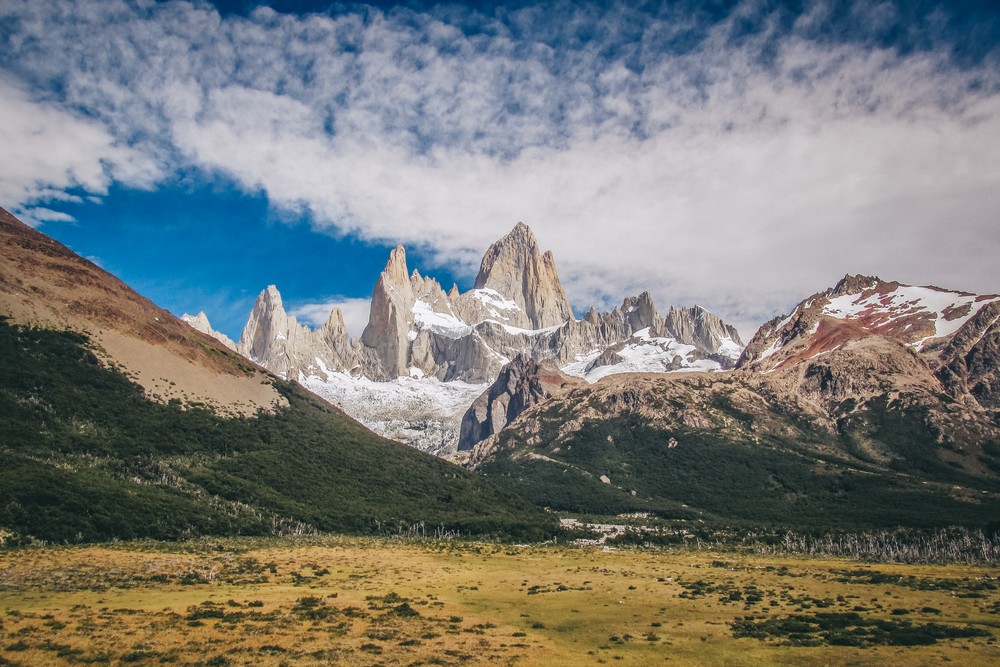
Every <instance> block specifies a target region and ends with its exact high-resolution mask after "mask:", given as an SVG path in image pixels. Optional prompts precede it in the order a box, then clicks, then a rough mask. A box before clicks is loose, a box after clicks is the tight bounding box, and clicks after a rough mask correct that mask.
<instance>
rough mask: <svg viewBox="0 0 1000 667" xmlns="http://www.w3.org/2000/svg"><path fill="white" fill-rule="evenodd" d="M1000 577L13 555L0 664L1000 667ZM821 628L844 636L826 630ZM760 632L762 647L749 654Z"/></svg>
mask: <svg viewBox="0 0 1000 667" xmlns="http://www.w3.org/2000/svg"><path fill="white" fill-rule="evenodd" d="M998 577H1000V570H998V569H997V568H987V567H973V566H916V565H884V564H878V565H872V564H864V563H858V562H854V561H849V560H843V559H826V560H819V559H808V558H795V557H778V558H774V557H770V558H764V557H758V556H748V555H745V554H736V553H723V552H698V551H692V550H680V549H678V550H667V551H660V552H652V551H604V550H598V549H575V548H566V547H551V546H530V547H522V546H509V545H498V544H485V543H484V544H477V543H466V542H455V541H440V542H430V541H427V542H402V541H392V540H375V539H347V538H303V539H284V540H279V539H246V540H206V541H198V542H186V543H178V544H167V543H121V544H111V545H101V546H90V547H67V548H43V549H23V550H10V551H0V656H2V658H3V659H5V660H7V661H9V662H11V663H16V664H52V663H54V664H59V663H66V664H71V663H73V664H83V663H89V664H95V663H96V664H100V663H107V664H171V663H173V664H204V665H209V664H212V665H224V664H231V665H237V664H240V665H243V664H248V665H249V664H253V665H257V664H264V665H268V664H273V665H278V664H292V663H301V664H330V663H333V664H351V665H354V664H403V665H409V664H462V663H473V662H475V663H486V664H546V665H579V664H600V663H608V664H637V665H638V664H659V663H664V662H668V661H669V662H676V663H678V664H734V665H743V664H747V665H749V664H775V663H778V664H803V665H804V664H817V663H825V664H848V663H850V664H877V663H885V664H904V665H905V664H927V663H937V662H943V661H945V660H946V659H948V660H953V661H955V662H956V663H957V664H990V663H994V664H996V663H997V662H998V661H1000V647H998V645H997V634H998V632H1000V630H998V628H1000V615H998V611H1000V591H998V587H1000V579H998ZM824 614H825V615H829V614H843V615H846V616H838V617H829V616H823V615H824ZM852 614H853V615H855V616H850V615H852ZM817 618H818V619H826V620H824V621H822V622H820V621H816V622H815V623H812V624H810V622H809V621H808V619H817ZM831 618H833V620H830V619H831ZM767 619H778V620H777V621H768V620H767ZM784 619H792V622H786V621H785V620H784ZM796 619H798V620H797V621H796ZM802 619H807V621H802ZM844 619H847V620H848V621H849V620H851V619H863V622H862V623H861V626H862V627H861V629H860V630H859V629H857V627H855V626H856V625H857V622H855V626H850V627H847V628H846V629H845V628H844V627H839V626H844V624H845V622H846V621H845V620H844ZM803 623H805V625H803ZM824 623H825V624H826V625H831V624H833V625H837V624H838V623H839V626H838V627H839V629H837V632H839V633H840V634H837V635H831V636H830V638H832V639H830V641H827V640H824V638H823V637H822V636H821V634H819V631H818V630H817V632H814V633H813V634H811V635H810V634H808V633H802V632H797V629H802V628H806V629H809V628H813V629H816V628H819V627H820V625H822V624H824ZM734 624H735V626H734ZM928 624H934V625H933V626H930V625H928ZM848 625H849V624H848ZM876 627H877V628H883V629H884V631H883V630H879V631H878V632H876V631H875V630H873V629H872V628H876ZM747 628H750V629H755V628H756V629H757V630H760V631H759V632H757V634H758V635H760V636H761V638H757V636H750V637H744V638H736V637H734V632H735V634H741V632H740V631H742V634H746V630H747ZM886 628H887V629H886ZM927 628H931V629H930V630H927ZM934 628H938V629H937V630H935V629H934ZM940 628H947V629H951V630H954V632H943V631H942V630H940ZM851 631H853V632H856V633H857V634H864V633H867V635H866V636H869V637H888V636H896V637H903V638H905V637H911V638H912V637H914V636H923V635H921V633H924V634H927V633H928V632H929V633H930V634H931V635H936V636H935V637H932V638H931V640H926V638H925V641H926V643H925V644H924V645H917V646H911V645H894V644H893V642H892V641H889V645H874V646H840V645H832V643H831V642H835V641H837V640H838V638H840V639H841V640H842V639H843V637H844V636H846V635H845V634H844V633H845V632H851ZM893 633H895V634H893ZM949 634H955V635H961V636H957V637H954V638H947V637H946V635H949ZM809 644H815V645H809Z"/></svg>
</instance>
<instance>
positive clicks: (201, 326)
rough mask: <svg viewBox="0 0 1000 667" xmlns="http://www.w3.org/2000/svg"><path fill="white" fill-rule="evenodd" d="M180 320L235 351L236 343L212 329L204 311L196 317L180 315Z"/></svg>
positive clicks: (185, 314)
mask: <svg viewBox="0 0 1000 667" xmlns="http://www.w3.org/2000/svg"><path fill="white" fill-rule="evenodd" d="M181 319H182V320H183V321H185V322H187V323H188V324H190V325H191V328H193V329H195V330H196V331H200V332H202V333H203V334H207V335H209V336H211V337H212V338H214V339H215V340H217V341H219V342H220V343H222V344H223V345H225V346H226V347H228V348H229V349H230V350H232V351H233V352H235V351H236V343H235V342H233V339H232V338H230V337H229V336H227V335H226V334H224V333H222V332H221V331H216V330H215V329H213V328H212V324H211V322H209V321H208V315H206V314H205V311H204V310H203V311H201V312H199V313H198V314H197V315H188V314H187V313H184V314H183V315H181Z"/></svg>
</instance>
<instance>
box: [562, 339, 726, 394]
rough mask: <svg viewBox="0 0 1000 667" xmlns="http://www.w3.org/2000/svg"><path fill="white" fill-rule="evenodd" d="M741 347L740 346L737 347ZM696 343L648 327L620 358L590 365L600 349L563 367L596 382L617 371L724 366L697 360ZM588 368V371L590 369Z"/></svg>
mask: <svg viewBox="0 0 1000 667" xmlns="http://www.w3.org/2000/svg"><path fill="white" fill-rule="evenodd" d="M737 347H738V346H737ZM697 349H698V348H696V347H695V346H694V345H685V344H683V343H680V342H678V341H677V340H675V339H673V338H661V337H654V336H652V335H650V331H649V329H648V328H646V329H642V330H640V331H637V332H635V334H633V335H632V338H630V339H629V341H628V342H627V344H626V345H625V346H624V347H622V349H621V350H619V351H618V352H617V353H616V354H617V355H618V357H619V359H620V360H621V361H618V362H617V363H614V364H608V365H605V366H597V367H596V368H590V366H591V364H592V363H593V362H594V361H595V360H596V359H597V358H598V357H600V356H601V353H602V352H601V350H593V351H591V352H590V353H588V354H586V355H578V356H577V358H576V361H574V362H572V363H569V364H567V365H565V366H563V367H562V371H563V372H564V373H566V374H567V375H575V376H577V377H582V378H583V379H585V380H587V382H590V383H594V382H597V381H598V380H600V379H601V378H604V377H607V376H609V375H615V374H618V373H668V372H700V371H720V370H722V366H721V365H720V364H719V362H717V361H713V360H711V359H697V358H695V356H694V354H693V353H695V352H696V351H697ZM588 369H589V370H588Z"/></svg>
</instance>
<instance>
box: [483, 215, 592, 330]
mask: <svg viewBox="0 0 1000 667" xmlns="http://www.w3.org/2000/svg"><path fill="white" fill-rule="evenodd" d="M474 289H477V290H481V289H487V290H492V291H494V292H496V293H497V294H499V295H502V296H505V297H507V298H509V299H511V300H512V301H513V302H514V304H516V305H517V309H516V310H515V309H510V310H511V311H512V314H513V315H514V317H512V318H511V321H509V322H508V324H509V325H510V326H515V327H520V328H523V329H544V328H547V327H552V326H558V325H560V324H563V323H564V322H565V321H566V320H568V319H571V318H572V317H573V311H572V309H571V308H570V306H569V301H568V300H567V299H566V293H565V292H564V291H563V287H562V283H561V282H560V281H559V275H558V274H557V273H556V260H555V257H553V256H552V253H551V252H545V253H544V254H543V253H542V252H541V250H540V249H539V247H538V241H537V240H536V239H535V235H534V234H533V233H532V231H531V229H530V228H528V226H527V225H525V224H524V223H523V222H519V223H517V226H515V227H514V229H513V230H511V232H510V233H509V234H507V235H506V236H504V237H503V238H502V239H500V240H499V241H497V242H496V243H494V244H493V245H491V246H490V247H489V249H488V250H487V251H486V254H485V255H484V256H483V261H482V263H481V264H480V266H479V275H477V276H476V283H475V288H474Z"/></svg>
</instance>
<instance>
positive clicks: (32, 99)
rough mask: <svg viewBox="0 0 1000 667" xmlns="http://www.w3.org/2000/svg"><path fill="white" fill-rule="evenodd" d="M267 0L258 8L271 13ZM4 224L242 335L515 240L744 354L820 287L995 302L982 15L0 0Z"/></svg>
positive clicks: (996, 56) (997, 127) (442, 271)
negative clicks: (680, 316) (252, 320)
mask: <svg viewBox="0 0 1000 667" xmlns="http://www.w3.org/2000/svg"><path fill="white" fill-rule="evenodd" d="M268 5H269V6H268ZM0 40H2V41H0V145H2V146H3V147H4V148H5V153H6V154H5V159H4V160H3V161H0V205H2V206H4V207H5V208H8V209H10V210H12V211H14V212H15V213H16V214H17V215H19V216H20V217H22V219H25V220H26V221H28V222H29V223H30V224H33V225H36V226H38V227H39V228H40V229H41V230H42V231H44V232H46V233H48V234H50V235H52V236H54V237H56V238H57V239H59V240H61V241H63V242H65V243H67V244H68V245H70V246H71V247H72V248H73V249H75V250H76V251H78V252H79V253H81V254H83V255H85V256H88V257H91V258H93V259H95V260H96V261H98V262H100V263H101V264H102V265H103V266H104V267H105V268H107V269H109V270H111V271H112V272H114V273H115V274H116V275H118V276H120V277H121V278H122V279H124V280H126V281H127V282H129V283H130V284H132V285H133V286H135V287H136V288H137V289H138V290H139V291H140V292H142V293H143V294H145V295H147V296H149V297H150V298H152V299H153V300H154V301H156V302H157V303H159V304H160V305H163V306H164V307H166V308H168V309H170V310H172V311H173V312H175V313H177V314H180V313H181V312H184V311H188V312H192V313H194V312H197V311H198V310H205V311H206V312H207V313H208V315H209V317H210V319H211V320H212V322H213V325H214V326H215V327H216V328H218V329H221V330H223V331H224V332H226V333H228V334H230V335H231V336H233V337H237V336H238V334H239V330H240V328H241V327H242V324H243V322H244V321H245V318H246V315H247V313H248V312H249V309H250V307H251V305H252V301H253V299H254V297H255V296H256V294H257V293H258V292H259V291H260V290H261V289H263V288H264V287H265V286H266V285H267V284H271V283H274V284H277V285H278V287H279V289H280V290H281V291H282V294H283V296H284V298H285V302H286V305H287V306H288V307H289V308H290V310H293V311H295V312H299V313H301V314H302V315H303V316H304V317H306V319H313V320H316V319H321V318H322V316H323V314H324V313H325V312H326V311H327V310H328V308H329V307H330V306H331V304H335V303H339V304H343V305H344V306H345V307H346V308H347V310H348V311H349V313H350V317H349V320H350V321H349V325H350V326H351V327H352V328H353V329H354V333H356V334H357V333H360V327H361V326H363V320H364V313H365V303H364V299H366V298H367V297H368V296H370V292H371V288H372V286H373V285H374V281H375V279H376V277H377V275H378V272H379V270H380V269H381V267H382V265H383V264H384V261H385V258H386V256H387V254H388V250H389V248H391V247H392V246H394V245H395V244H396V243H403V244H405V245H406V246H407V249H408V254H409V256H410V258H411V262H410V263H411V268H413V267H416V268H419V269H420V270H421V271H422V272H423V273H425V274H430V275H435V276H437V277H439V278H440V279H441V281H442V282H443V283H445V286H446V288H447V287H448V286H449V285H450V284H451V282H452V281H456V282H457V283H458V284H459V287H461V288H463V289H464V288H468V287H470V286H471V281H472V279H473V278H474V276H475V271H476V268H477V266H478V261H479V259H480V257H481V255H482V252H483V250H484V249H485V248H486V246H487V245H488V244H489V243H491V242H492V241H493V240H495V239H496V238H498V237H500V236H501V235H503V234H504V233H506V232H507V231H508V230H509V229H510V228H511V227H512V226H513V225H514V224H515V223H516V222H518V221H524V222H526V223H527V224H529V225H530V226H531V227H532V228H533V229H534V230H535V232H536V234H537V236H538V237H539V240H540V242H541V244H542V245H543V246H544V247H546V248H550V249H552V250H553V252H554V253H555V256H556V259H557V263H558V266H559V271H560V275H561V277H562V279H563V282H564V284H565V286H566V287H567V291H568V292H569V295H570V298H571V301H572V302H573V305H574V307H575V308H576V309H577V310H579V311H583V310H585V309H586V308H587V307H588V306H589V305H590V304H592V303H593V304H596V305H598V307H608V306H612V305H614V304H616V303H619V302H620V301H621V299H622V298H623V297H625V296H628V295H630V294H634V293H636V292H638V291H640V290H644V289H646V290H649V291H651V292H652V293H653V295H654V297H655V299H656V301H657V303H658V305H660V307H661V308H663V309H666V307H668V306H669V305H671V304H675V305H690V304H693V303H699V304H701V305H703V306H705V307H707V308H709V309H711V310H713V311H715V312H717V313H718V314H719V315H721V316H722V317H723V318H725V319H726V320H728V321H731V322H733V323H735V324H736V325H737V326H738V327H740V329H741V332H742V333H743V334H744V336H747V337H748V336H749V335H750V334H752V333H753V331H754V329H755V328H756V326H757V325H758V324H760V323H761V322H762V321H764V320H766V319H768V318H769V317H771V316H773V315H775V314H778V313H781V312H787V310H788V309H789V308H790V306H792V305H793V304H794V303H796V302H797V301H798V300H800V299H801V298H803V297H805V296H807V295H808V294H810V293H812V292H815V291H818V290H821V289H824V288H826V287H827V286H829V285H832V284H833V283H834V282H836V280H837V279H839V278H840V277H841V276H842V275H844V274H845V273H872V274H877V275H880V276H882V277H883V278H887V279H897V280H901V281H904V282H911V283H919V284H928V283H933V284H939V285H943V286H947V287H952V288H957V289H967V290H973V291H979V292H1000V278H998V275H1000V274H997V272H996V269H995V258H996V257H997V256H998V250H1000V224H998V223H1000V188H997V187H996V185H997V183H1000V160H997V157H996V156H997V154H998V149H1000V47H998V45H1000V10H998V9H997V8H996V5H995V3H994V2H947V3H934V2H880V1H878V0H857V1H854V2H820V1H818V2H795V3H791V2H765V1H754V0H745V1H741V2H649V3H633V2H617V3H586V2H545V3H531V2H519V3H501V2H480V3H449V4H438V3H416V2H403V3H388V2H380V3H368V4H364V3H349V4H335V5H331V4H329V3H310V2H305V1H299V0H283V1H277V0H276V1H275V2H272V3H258V2H247V1H244V0H227V1H226V2H219V3H215V4H212V3H207V2H186V1H185V2H166V3H158V2H152V1H151V0H114V1H112V0H108V1H107V2H105V1H101V0H48V1H46V2H33V1H30V0H0Z"/></svg>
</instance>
